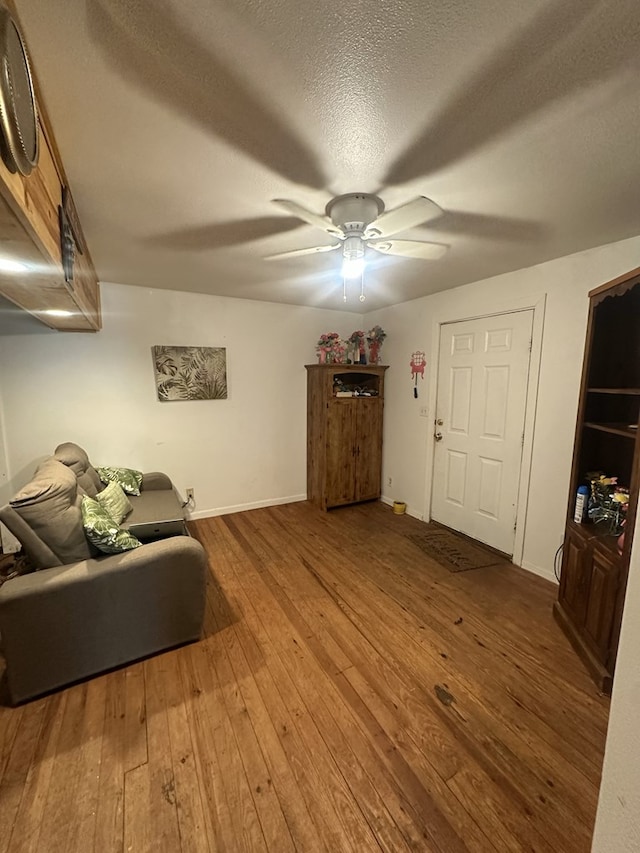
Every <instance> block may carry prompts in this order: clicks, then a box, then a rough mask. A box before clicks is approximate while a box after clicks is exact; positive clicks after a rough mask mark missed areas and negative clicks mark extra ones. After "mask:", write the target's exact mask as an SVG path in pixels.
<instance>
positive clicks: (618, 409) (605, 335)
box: [554, 268, 640, 693]
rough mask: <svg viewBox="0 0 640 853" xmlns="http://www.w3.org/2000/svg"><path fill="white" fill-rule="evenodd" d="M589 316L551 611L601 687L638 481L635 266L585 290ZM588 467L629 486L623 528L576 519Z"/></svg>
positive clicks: (610, 667)
mask: <svg viewBox="0 0 640 853" xmlns="http://www.w3.org/2000/svg"><path fill="white" fill-rule="evenodd" d="M589 299H590V304H589V321H588V325H587V337H586V345H585V357H584V364H583V370H582V387H581V393H580V404H579V408H578V418H577V423H576V438H575V444H574V453H573V465H572V473H571V488H570V492H569V501H568V506H567V522H566V530H565V540H564V549H563V557H562V572H561V577H560V589H559V592H558V600H557V601H556V603H555V605H554V615H555V618H556V620H557V622H558V623H559V625H560V626H561V627H562V629H563V630H564V631H565V633H566V634H567V636H568V637H569V639H570V641H571V643H572V644H573V646H574V648H575V649H576V651H577V652H578V654H579V655H580V657H581V658H582V660H583V661H584V663H585V664H586V666H587V668H588V669H589V671H590V672H591V674H592V675H593V677H594V679H595V681H596V683H597V684H598V686H599V688H600V689H601V690H602V691H603V692H604V693H610V692H611V686H612V683H613V676H614V671H615V663H616V655H617V651H618V640H619V636H620V623H621V620H622V611H623V609H624V599H625V592H626V587H627V575H628V569H629V555H630V553H631V544H632V542H631V539H632V533H633V527H634V519H635V515H636V510H637V503H638V487H639V485H640V440H639V439H638V424H639V423H640V268H639V269H635V270H632V271H631V272H629V273H627V274H626V275H624V276H620V277H619V278H617V279H615V280H614V281H612V282H609V283H607V284H604V285H602V287H598V288H596V290H593V291H592V292H591V293H590V294H589ZM590 471H602V472H604V473H605V474H606V475H607V476H610V477H611V476H616V477H618V483H619V484H620V485H621V486H626V487H628V488H629V494H630V500H629V506H628V509H627V516H626V519H627V520H626V527H625V536H624V543H623V547H622V549H620V548H619V536H618V533H611V532H609V531H607V530H606V528H605V529H603V526H602V524H594V523H591V522H585V523H581V524H579V523H576V522H575V521H574V518H573V516H574V508H575V499H576V492H577V489H578V487H579V486H581V485H585V484H587V480H586V475H587V472H590Z"/></svg>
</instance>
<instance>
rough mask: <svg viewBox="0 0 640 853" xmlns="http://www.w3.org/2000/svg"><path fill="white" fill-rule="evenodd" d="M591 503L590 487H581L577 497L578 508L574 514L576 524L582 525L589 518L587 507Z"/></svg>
mask: <svg viewBox="0 0 640 853" xmlns="http://www.w3.org/2000/svg"><path fill="white" fill-rule="evenodd" d="M588 502H589V487H588V486H579V487H578V494H577V495H576V508H575V512H574V513H573V520H574V521H575V522H576V524H582V522H583V521H585V520H586V518H587V505H588Z"/></svg>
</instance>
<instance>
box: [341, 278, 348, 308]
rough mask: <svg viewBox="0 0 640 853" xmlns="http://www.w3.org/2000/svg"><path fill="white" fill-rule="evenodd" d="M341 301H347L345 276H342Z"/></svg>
mask: <svg viewBox="0 0 640 853" xmlns="http://www.w3.org/2000/svg"><path fill="white" fill-rule="evenodd" d="M342 301H343V302H346V301H347V277H346V276H345V275H343V276H342Z"/></svg>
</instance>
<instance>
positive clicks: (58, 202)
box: [0, 9, 101, 331]
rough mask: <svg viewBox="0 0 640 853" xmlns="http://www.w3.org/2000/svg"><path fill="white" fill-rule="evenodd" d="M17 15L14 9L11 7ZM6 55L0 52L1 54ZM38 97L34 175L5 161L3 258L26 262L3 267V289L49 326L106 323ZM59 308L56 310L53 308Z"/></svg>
mask: <svg viewBox="0 0 640 853" xmlns="http://www.w3.org/2000/svg"><path fill="white" fill-rule="evenodd" d="M11 11H12V13H13V14H14V16H15V12H14V10H13V9H11ZM0 58H1V57H0ZM34 89H35V98H36V102H37V113H38V119H37V138H38V149H39V151H38V159H37V164H36V166H35V167H34V168H33V169H32V171H31V172H30V174H21V173H20V171H12V170H10V169H9V168H8V167H7V158H6V157H3V159H1V160H0V257H1V258H2V259H3V260H5V261H14V262H18V263H19V264H22V265H24V267H25V270H24V271H21V272H10V271H5V270H2V269H0V294H2V295H3V296H5V297H6V298H7V299H10V300H11V301H12V302H14V303H15V304H16V305H19V306H20V307H21V308H24V309H25V310H26V311H29V312H30V313H31V314H33V315H34V316H35V317H37V318H38V320H41V321H42V322H43V323H45V324H46V325H47V326H50V327H51V328H54V329H59V330H62V331H97V330H98V329H100V328H101V313H100V290H99V284H98V279H97V276H96V273H95V269H94V267H93V262H92V260H91V256H90V254H89V250H88V247H87V245H86V241H85V239H84V236H83V234H82V229H81V227H80V223H79V221H78V219H77V215H75V209H74V206H73V201H72V199H71V194H70V191H69V189H68V182H67V179H66V176H65V172H64V168H63V166H62V162H61V160H60V156H59V154H58V151H57V147H56V144H55V139H54V136H53V132H52V130H51V125H50V123H49V121H48V119H47V114H46V110H45V108H44V105H43V103H42V98H41V97H40V95H39V89H38V86H37V82H36V83H35V85H34ZM63 189H64V191H65V209H66V210H68V211H69V212H70V215H71V219H70V222H71V225H72V231H68V236H69V235H70V234H71V233H73V238H74V239H73V243H74V247H73V248H74V252H73V254H74V264H73V273H72V276H69V272H68V270H67V276H66V278H67V279H69V280H65V270H64V268H63V259H62V239H61V227H60V208H61V207H62V205H63ZM50 312H54V313H50Z"/></svg>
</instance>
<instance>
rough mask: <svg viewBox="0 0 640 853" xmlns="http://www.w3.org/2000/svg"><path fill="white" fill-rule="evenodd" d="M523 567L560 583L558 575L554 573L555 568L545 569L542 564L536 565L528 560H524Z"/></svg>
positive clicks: (548, 579) (552, 581)
mask: <svg viewBox="0 0 640 853" xmlns="http://www.w3.org/2000/svg"><path fill="white" fill-rule="evenodd" d="M521 568H523V569H526V571H528V572H531V573H532V574H534V575H538V576H539V577H541V578H544V579H545V580H547V581H551V583H555V584H557V583H558V581H557V580H556V576H555V575H554V573H553V569H543V568H542V567H541V566H535V565H534V564H533V563H527V561H526V560H525V561H523V563H522V565H521Z"/></svg>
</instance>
